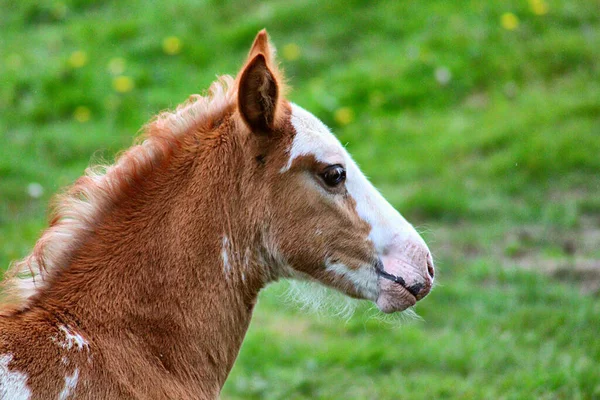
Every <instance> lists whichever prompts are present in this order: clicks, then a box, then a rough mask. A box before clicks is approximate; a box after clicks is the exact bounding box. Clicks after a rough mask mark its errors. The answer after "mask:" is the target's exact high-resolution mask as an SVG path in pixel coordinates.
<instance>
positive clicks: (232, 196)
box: [0, 32, 373, 399]
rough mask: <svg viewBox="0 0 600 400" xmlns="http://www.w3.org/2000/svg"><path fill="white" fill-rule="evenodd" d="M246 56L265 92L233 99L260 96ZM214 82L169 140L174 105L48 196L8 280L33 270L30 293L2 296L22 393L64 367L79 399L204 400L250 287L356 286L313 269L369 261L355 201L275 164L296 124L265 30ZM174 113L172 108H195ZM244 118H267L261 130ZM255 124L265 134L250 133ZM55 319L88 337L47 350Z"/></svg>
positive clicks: (248, 307) (232, 345)
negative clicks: (48, 210)
mask: <svg viewBox="0 0 600 400" xmlns="http://www.w3.org/2000/svg"><path fill="white" fill-rule="evenodd" d="M257 57H258V58H257ZM257 59H258V60H259V61H258V64H256V61H255V60H257ZM253 62H254V63H253ZM256 65H259V69H258V71H255V72H256V74H255V75H256V76H258V78H260V79H267V80H270V81H269V82H268V84H269V85H271V84H272V85H275V87H276V88H277V90H276V95H273V93H274V92H273V90H267V91H266V92H261V91H260V90H258V93H259V96H258V97H257V96H250V97H248V98H245V99H246V100H244V101H240V102H239V103H237V102H236V101H235V99H236V96H235V93H239V91H240V88H243V90H246V89H247V90H248V91H249V92H251V93H252V94H256V93H257V89H256V86H257V85H256V84H255V83H256V82H260V79H258V78H256V76H255V78H256V79H255V78H253V79H250V80H249V81H248V80H246V79H245V78H244V74H245V73H246V72H248V68H253V66H256ZM253 74H254V72H253ZM253 76H254V75H253ZM257 79H258V80H257ZM246 85H247V87H246ZM258 86H260V85H258ZM225 92H226V93H227V94H224V95H223V96H224V97H226V98H227V99H232V100H231V101H224V102H223V105H222V106H221V107H218V108H214V109H210V110H209V111H208V112H205V113H203V114H202V115H201V117H199V118H197V119H196V120H195V121H194V122H193V123H191V124H187V125H186V126H185V129H183V131H182V132H181V133H180V134H178V135H174V134H173V131H174V126H175V125H176V124H177V123H178V122H177V118H178V116H179V114H177V113H176V114H169V115H162V116H159V117H158V119H157V120H156V121H154V122H153V123H151V124H150V125H148V127H147V129H146V138H147V141H148V140H149V142H147V143H150V144H149V145H146V147H144V145H139V146H135V147H133V148H132V149H130V150H129V151H128V152H126V153H125V155H124V156H122V157H121V159H120V161H119V162H118V163H117V166H116V167H115V168H114V169H112V170H111V171H110V172H108V173H107V176H109V177H110V179H109V180H107V181H103V183H102V184H101V185H100V184H98V182H96V181H95V180H94V178H93V177H92V176H91V175H90V176H84V177H82V178H81V179H80V180H79V181H78V182H77V183H76V184H75V185H74V186H73V187H72V188H71V189H70V190H69V192H68V193H67V194H66V195H65V196H64V197H63V198H62V200H59V206H58V211H57V213H56V214H55V216H54V217H53V219H52V220H51V222H50V228H49V232H48V233H46V234H45V235H44V236H43V237H42V239H41V240H40V242H38V244H36V247H35V250H34V253H33V254H32V256H30V258H28V259H27V260H25V261H24V262H23V263H21V264H19V265H18V266H17V267H15V269H14V270H13V272H12V278H11V280H10V284H9V285H8V286H7V289H11V288H13V287H15V286H14V282H17V281H18V275H19V274H21V273H22V271H23V269H24V268H32V267H31V266H32V265H34V266H35V265H38V264H39V268H40V270H39V273H38V274H37V275H36V276H37V279H38V281H37V282H36V290H35V291H34V293H33V294H31V295H28V296H21V297H20V298H19V296H15V298H13V299H12V301H11V302H8V301H7V302H6V304H5V305H4V306H3V309H2V314H3V316H0V355H2V354H11V355H12V356H13V359H12V361H11V363H10V366H9V368H10V370H14V371H20V372H22V373H25V374H27V376H28V380H27V384H28V386H29V388H30V390H31V392H32V398H34V399H41V398H50V397H57V396H58V393H59V392H60V391H61V388H62V387H63V385H64V382H65V381H64V378H65V376H66V375H69V374H72V373H73V372H74V371H75V368H77V370H78V373H79V379H78V385H77V387H76V389H75V392H74V397H76V398H96V399H98V398H107V399H109V398H110V399H112V398H140V399H144V398H152V399H161V398H162V399H191V398H203V399H208V398H215V397H217V396H218V394H219V392H220V389H221V387H222V386H223V383H224V382H225V379H226V377H227V375H228V373H229V371H230V369H231V367H232V365H233V363H234V361H235V358H236V356H237V353H238V351H239V348H240V346H241V343H242V340H243V337H244V335H245V332H246V330H247V328H248V325H249V322H250V318H251V315H252V310H253V307H254V304H255V302H256V298H257V295H258V293H259V291H260V290H261V288H262V287H264V286H265V285H266V284H267V283H269V282H271V281H273V280H276V279H277V278H278V277H279V276H285V275H286V274H289V273H290V266H293V269H294V271H296V272H297V273H299V274H302V275H305V276H308V277H311V278H312V279H317V280H320V281H321V282H323V283H325V284H328V285H330V286H333V287H336V288H337V289H339V290H342V291H344V292H346V293H348V294H350V295H354V296H359V294H358V293H355V292H354V290H355V289H354V288H353V287H352V285H351V284H349V283H348V282H343V281H340V280H339V278H338V277H335V276H333V275H329V274H328V273H327V272H326V271H324V269H323V258H324V257H325V256H330V257H333V258H334V259H335V258H338V259H340V260H343V261H344V262H345V263H346V264H347V265H350V266H351V265H359V264H360V263H364V262H368V261H369V260H370V259H372V257H373V249H372V247H371V246H370V245H369V244H368V243H367V240H366V236H367V235H368V232H369V227H368V226H367V225H366V224H365V223H364V222H362V221H361V220H360V218H359V217H358V215H357V214H356V211H355V210H354V204H353V200H352V199H351V198H350V197H349V196H345V197H342V200H340V201H342V202H343V204H344V207H343V208H341V209H340V208H336V207H332V206H331V204H328V201H330V200H326V199H319V198H315V199H312V198H306V196H305V189H306V185H314V184H315V183H314V182H313V181H310V180H308V179H307V178H306V173H307V171H309V172H310V171H316V170H317V169H319V168H322V166H321V165H319V163H318V162H317V161H316V160H314V159H312V158H311V157H301V158H300V159H298V160H297V161H296V162H295V163H294V165H293V166H292V168H291V170H290V172H289V173H288V174H286V175H285V177H283V176H282V175H281V174H280V172H279V171H280V170H281V168H282V167H283V166H284V165H286V163H287V161H288V151H289V148H290V146H291V143H292V140H293V136H294V129H293V127H292V125H291V123H290V107H289V104H288V103H287V101H286V100H285V99H284V97H283V95H282V93H283V82H282V80H281V76H280V72H279V70H278V68H277V67H276V65H275V64H274V63H273V61H272V55H271V49H270V47H269V45H268V39H267V36H266V33H264V32H261V33H259V35H258V36H257V39H256V40H255V43H254V45H253V47H252V50H251V52H250V55H249V60H248V61H247V63H246V65H245V66H244V68H243V69H242V72H241V73H240V74H239V75H238V78H237V80H236V84H235V86H234V87H233V89H232V90H230V91H227V90H225ZM257 99H258V100H257ZM260 99H266V101H272V103H268V102H267V103H265V102H262V103H261V100H260ZM195 101H202V99H200V98H196V99H195ZM265 104H270V106H269V107H264V105H265ZM182 107H183V108H182V109H180V110H179V113H180V114H181V113H184V112H185V110H186V109H187V108H186V107H188V108H189V107H193V102H192V103H188V104H186V105H184V106H182ZM256 107H259V108H258V110H259V113H258V114H256V110H257V109H256ZM261 107H262V108H261ZM253 113H254V114H253ZM251 114H252V115H254V116H256V115H258V116H259V118H261V117H262V116H264V115H267V117H266V119H265V121H266V123H265V125H264V126H262V125H261V124H260V123H256V121H258V119H257V118H254V117H250V118H248V115H251ZM267 128H268V130H269V135H266V136H265V135H261V134H257V133H259V132H256V130H261V129H267ZM342 194H343V193H342ZM80 197H83V198H84V199H88V200H89V201H94V203H93V204H94V207H95V208H94V210H95V212H94V213H91V214H85V213H80V214H73V215H72V214H68V212H69V211H68V210H67V211H65V208H68V207H70V206H73V205H76V199H78V198H80ZM90 199H91V200H90ZM78 218H79V219H78ZM73 219H74V220H75V221H76V222H77V224H75V225H76V228H73V229H71V228H69V226H68V223H71V222H72V221H73ZM65 224H67V225H65ZM61 229H62V230H65V229H66V230H67V231H68V232H70V233H71V234H72V235H71V240H72V242H70V243H69V245H68V248H66V250H65V249H64V248H62V250H61V252H59V254H58V255H53V254H50V253H49V252H48V249H47V244H48V243H50V244H51V245H54V244H55V242H56V241H57V235H56V232H62V231H61ZM69 229H71V230H69ZM317 230H318V231H320V232H321V235H320V236H318V237H315V234H314V233H315V231H317ZM224 236H226V237H227V246H226V247H227V250H228V251H227V252H228V254H229V257H230V263H231V265H232V271H231V272H230V274H229V275H228V274H225V275H224V272H223V260H222V255H221V252H222V249H223V248H224V247H225V245H224V243H225V239H224ZM36 263H37V264H36ZM46 264H51V265H46ZM34 272H35V271H34ZM15 299H16V300H15ZM61 326H63V327H68V329H69V330H71V331H73V332H76V333H77V334H80V335H81V336H82V337H84V338H85V339H86V340H87V342H88V346H86V347H85V348H83V349H79V350H77V349H74V348H72V349H65V348H62V347H60V346H57V340H58V341H60V340H63V341H64V337H63V336H64V332H62V331H61V330H60V327H61ZM61 338H62V339H61ZM64 357H66V358H64ZM64 360H67V361H66V362H65V361H64Z"/></svg>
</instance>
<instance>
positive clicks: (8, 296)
mask: <svg viewBox="0 0 600 400" xmlns="http://www.w3.org/2000/svg"><path fill="white" fill-rule="evenodd" d="M235 96H236V93H235V85H234V80H233V78H232V77H231V76H228V75H225V76H221V77H219V78H218V79H217V81H215V82H213V83H212V84H211V86H210V88H209V90H208V93H207V95H206V96H200V95H192V96H190V98H189V99H188V100H187V101H185V102H184V103H182V104H180V105H179V106H178V107H177V108H176V110H175V111H172V112H171V111H164V112H161V113H160V114H158V115H157V116H156V117H154V118H153V119H152V120H151V121H150V122H149V123H148V124H146V125H145V126H144V127H143V128H142V132H143V133H142V135H140V137H139V138H138V139H137V140H136V142H135V143H134V145H133V146H132V147H130V148H129V149H128V150H126V151H125V152H123V153H122V154H121V155H120V156H118V157H117V159H116V160H115V163H114V164H113V165H96V166H90V167H88V168H87V169H86V170H85V173H84V175H83V176H82V177H80V178H79V179H78V180H77V181H76V182H75V183H74V184H73V185H72V186H71V187H70V188H68V189H67V190H66V191H65V192H64V193H63V194H61V195H58V196H57V197H56V198H55V200H54V202H53V204H54V206H53V207H51V212H50V218H49V221H50V222H49V226H48V228H47V229H46V230H45V231H44V233H43V234H42V236H41V237H40V239H39V240H38V241H37V242H36V244H35V246H34V248H33V251H32V252H31V254H29V255H28V256H27V257H25V258H24V259H22V260H21V261H17V262H14V263H12V265H11V266H10V267H9V269H8V270H7V272H6V274H5V279H4V281H3V282H2V283H1V284H0V295H1V296H2V298H1V303H0V306H1V307H2V309H0V315H1V314H7V313H12V312H16V311H19V310H23V309H26V308H27V307H28V306H29V304H30V301H31V298H32V297H33V296H34V295H35V294H37V293H38V292H39V291H40V290H41V289H43V288H44V287H45V285H46V282H47V281H48V277H49V276H50V275H51V274H53V273H57V272H59V271H60V269H61V268H63V267H64V266H65V265H67V264H68V261H69V258H70V257H71V256H72V254H73V253H74V252H75V251H77V249H78V248H79V247H80V246H81V245H82V244H83V242H84V241H85V238H86V237H87V236H88V235H89V234H90V233H92V232H93V230H94V225H95V223H96V222H97V221H99V220H100V219H102V217H103V216H104V215H105V213H106V212H107V210H109V209H110V208H111V206H113V205H114V204H116V202H117V201H118V199H119V198H120V197H121V195H122V194H123V193H124V190H125V189H126V188H127V187H128V186H129V184H130V182H132V181H135V180H136V178H138V177H140V176H144V174H145V173H147V172H148V171H150V170H151V169H152V167H153V166H155V165H157V164H158V163H160V162H161V161H162V160H164V158H165V157H166V156H168V155H169V154H170V152H171V151H172V149H173V148H174V147H175V145H176V144H177V143H178V142H179V140H181V138H182V137H183V136H184V134H185V133H186V132H189V131H190V130H191V129H192V128H194V127H196V126H198V125H199V124H201V123H203V122H209V121H211V120H214V119H215V118H218V117H219V116H220V115H221V114H222V113H223V112H225V110H226V109H227V108H228V107H229V106H230V105H232V104H234V101H235Z"/></svg>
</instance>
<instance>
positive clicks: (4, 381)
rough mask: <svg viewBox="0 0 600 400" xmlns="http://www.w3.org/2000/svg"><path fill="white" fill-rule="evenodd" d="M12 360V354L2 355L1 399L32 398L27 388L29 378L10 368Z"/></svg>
mask: <svg viewBox="0 0 600 400" xmlns="http://www.w3.org/2000/svg"><path fill="white" fill-rule="evenodd" d="M12 359H13V355H12V354H3V355H0V399H11V400H27V399H29V398H30V397H31V391H30V390H29V387H28V386H27V378H28V376H27V374H25V373H23V372H20V371H15V370H10V369H9V368H8V364H10V362H11V361H12Z"/></svg>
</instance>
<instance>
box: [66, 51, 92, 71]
mask: <svg viewBox="0 0 600 400" xmlns="http://www.w3.org/2000/svg"><path fill="white" fill-rule="evenodd" d="M87 62H88V56H87V53H86V52H85V51H81V50H77V51H74V52H73V53H71V56H70V57H69V65H70V66H71V68H81V67H83V66H84V65H85V64H87Z"/></svg>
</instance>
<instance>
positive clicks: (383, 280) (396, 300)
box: [375, 259, 420, 314]
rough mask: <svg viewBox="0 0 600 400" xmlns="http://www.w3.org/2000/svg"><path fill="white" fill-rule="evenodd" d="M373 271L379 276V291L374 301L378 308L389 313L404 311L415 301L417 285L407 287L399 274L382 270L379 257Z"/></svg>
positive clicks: (417, 290)
mask: <svg viewBox="0 0 600 400" xmlns="http://www.w3.org/2000/svg"><path fill="white" fill-rule="evenodd" d="M375 271H376V273H377V275H378V276H379V288H380V292H379V296H378V298H377V301H376V304H377V307H378V308H379V310H381V311H382V312H384V313H387V314H390V313H394V312H398V311H404V310H406V309H407V308H409V307H412V306H414V305H415V304H416V303H417V301H418V300H419V298H418V296H417V293H418V292H419V290H420V287H417V286H418V285H414V286H412V287H409V286H408V285H407V284H406V281H405V280H404V278H402V277H401V276H396V275H393V274H390V273H388V272H386V271H384V269H383V261H382V260H381V259H378V260H377V262H376V263H375Z"/></svg>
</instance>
